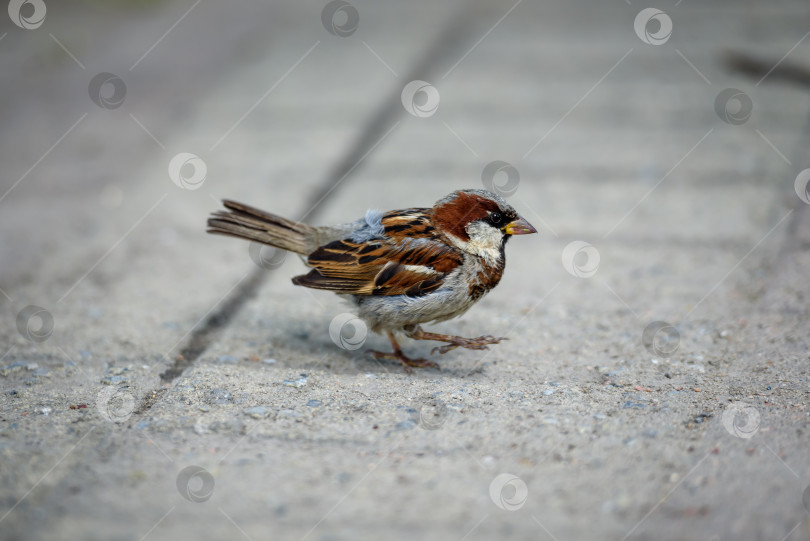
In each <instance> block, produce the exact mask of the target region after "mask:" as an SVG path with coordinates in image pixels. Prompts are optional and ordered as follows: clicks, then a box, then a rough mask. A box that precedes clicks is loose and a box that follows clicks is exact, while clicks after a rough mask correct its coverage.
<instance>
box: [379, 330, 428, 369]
mask: <svg viewBox="0 0 810 541" xmlns="http://www.w3.org/2000/svg"><path fill="white" fill-rule="evenodd" d="M387 334H388V340H390V341H391V347H392V348H394V351H393V352H391V353H386V352H384V351H373V350H368V351H367V353H370V354H371V355H372V356H373V357H374V358H375V359H396V360H398V361H399V362H401V363H402V366H404V367H405V370H407V371H408V372H410V371H411V368H412V367H414V368H428V367H430V368H439V365H438V364H436V363H434V362H433V361H428V360H427V359H411V358H410V357H406V356H405V354H404V353H402V348H400V347H399V343H397V338H396V336H394V333H393V332H391V331H388V332H387Z"/></svg>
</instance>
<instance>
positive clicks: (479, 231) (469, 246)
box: [463, 222, 503, 263]
mask: <svg viewBox="0 0 810 541" xmlns="http://www.w3.org/2000/svg"><path fill="white" fill-rule="evenodd" d="M467 234H468V235H470V241H469V242H467V243H466V246H465V247H464V248H463V249H464V250H466V251H467V252H470V253H471V254H475V255H478V256H480V257H483V258H484V259H485V260H487V262H489V263H495V262H497V261H499V260H500V259H501V244H502V243H503V233H502V232H501V230H500V229H496V228H494V227H492V226H491V225H489V224H486V223H484V222H473V223H471V224H470V225H468V226H467Z"/></svg>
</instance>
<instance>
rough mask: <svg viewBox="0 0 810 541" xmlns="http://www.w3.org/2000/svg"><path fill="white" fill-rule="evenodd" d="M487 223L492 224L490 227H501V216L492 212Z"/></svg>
mask: <svg viewBox="0 0 810 541" xmlns="http://www.w3.org/2000/svg"><path fill="white" fill-rule="evenodd" d="M489 221H490V222H492V225H501V222H503V216H501V213H500V212H493V213H492V214H490V215H489Z"/></svg>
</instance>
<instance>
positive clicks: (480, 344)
mask: <svg viewBox="0 0 810 541" xmlns="http://www.w3.org/2000/svg"><path fill="white" fill-rule="evenodd" d="M443 336H444V337H443V338H442V339H441V341H442V342H447V345H444V346H436V347H435V348H433V349H432V350H431V352H430V353H431V355H433V354H435V353H436V352H438V353H442V354H444V353H447V352H448V351H453V350H454V349H456V348H458V347H462V348H465V349H479V350H480V349H489V347H488V346H490V345H491V344H498V343H500V341H501V340H508V338H506V337H503V336H492V335H489V334H488V335H486V336H478V337H476V338H464V337H463V336H450V335H443Z"/></svg>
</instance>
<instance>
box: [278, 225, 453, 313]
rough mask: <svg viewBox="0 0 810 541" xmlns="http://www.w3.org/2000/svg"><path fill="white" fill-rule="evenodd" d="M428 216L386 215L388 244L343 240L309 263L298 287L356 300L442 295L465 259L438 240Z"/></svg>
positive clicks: (296, 281) (297, 280)
mask: <svg viewBox="0 0 810 541" xmlns="http://www.w3.org/2000/svg"><path fill="white" fill-rule="evenodd" d="M426 211H427V209H406V210H402V211H394V212H389V213H388V214H386V215H385V216H384V217H383V220H382V223H383V227H384V228H385V232H386V238H385V239H372V240H370V241H367V242H363V243H356V242H352V241H351V240H347V239H343V240H338V241H335V242H331V243H329V244H327V245H325V246H321V247H320V248H318V249H317V250H315V251H314V252H313V253H312V254H310V255H309V257H308V258H307V263H308V264H309V265H310V266H311V267H313V270H312V271H310V272H309V274H306V275H302V276H296V277H295V278H293V283H294V284H296V285H301V286H305V287H311V288H315V289H326V290H329V291H334V292H336V293H351V294H354V295H408V296H412V297H418V296H421V295H425V294H426V293H430V292H431V291H434V290H436V289H438V288H439V287H440V286H441V284H442V281H443V280H444V278H445V276H446V275H447V274H448V273H449V272H451V271H452V270H454V269H455V268H456V267H458V266H459V265H461V262H462V255H461V253H460V252H459V251H458V250H456V249H455V248H453V247H451V246H449V245H447V244H446V243H445V242H443V241H441V240H440V239H439V238H438V237H437V236H436V234H435V231H434V230H433V226H432V225H431V223H430V219H429V217H428V216H427V214H426Z"/></svg>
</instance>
